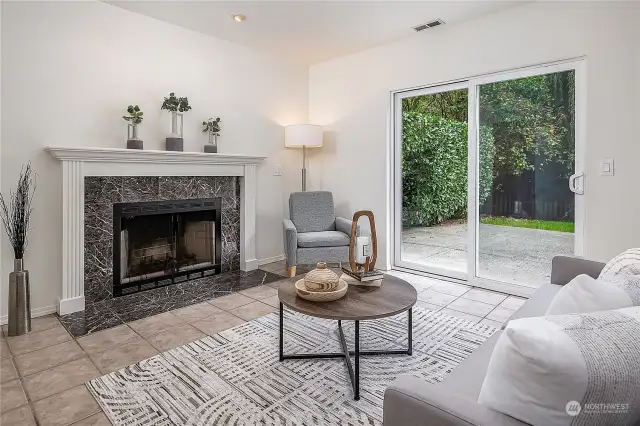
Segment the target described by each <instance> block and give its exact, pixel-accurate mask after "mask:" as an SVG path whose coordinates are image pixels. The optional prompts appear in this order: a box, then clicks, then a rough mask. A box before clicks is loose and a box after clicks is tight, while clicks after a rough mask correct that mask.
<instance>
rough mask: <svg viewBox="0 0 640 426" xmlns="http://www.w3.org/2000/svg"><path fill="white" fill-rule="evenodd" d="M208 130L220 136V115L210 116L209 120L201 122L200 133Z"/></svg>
mask: <svg viewBox="0 0 640 426" xmlns="http://www.w3.org/2000/svg"><path fill="white" fill-rule="evenodd" d="M205 132H209V133H211V134H212V135H216V136H220V117H217V118H215V119H214V118H210V119H209V121H203V122H202V133H205Z"/></svg>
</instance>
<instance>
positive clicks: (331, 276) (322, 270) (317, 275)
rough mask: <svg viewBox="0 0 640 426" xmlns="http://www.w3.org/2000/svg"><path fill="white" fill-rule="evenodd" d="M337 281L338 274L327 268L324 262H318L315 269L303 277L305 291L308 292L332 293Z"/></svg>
mask: <svg viewBox="0 0 640 426" xmlns="http://www.w3.org/2000/svg"><path fill="white" fill-rule="evenodd" d="M339 281H340V277H338V274H336V273H335V272H333V271H332V270H331V269H329V268H327V264H326V263H324V262H319V263H318V264H317V265H316V269H314V270H313V271H310V272H309V273H307V274H306V275H305V276H304V285H305V289H306V290H308V291H318V292H319V291H334V290H336V289H337V288H338V283H339Z"/></svg>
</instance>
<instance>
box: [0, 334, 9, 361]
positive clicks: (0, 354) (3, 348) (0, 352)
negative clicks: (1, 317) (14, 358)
mask: <svg viewBox="0 0 640 426" xmlns="http://www.w3.org/2000/svg"><path fill="white" fill-rule="evenodd" d="M0 358H1V359H5V358H11V351H10V350H9V345H7V341H6V340H4V339H2V340H0Z"/></svg>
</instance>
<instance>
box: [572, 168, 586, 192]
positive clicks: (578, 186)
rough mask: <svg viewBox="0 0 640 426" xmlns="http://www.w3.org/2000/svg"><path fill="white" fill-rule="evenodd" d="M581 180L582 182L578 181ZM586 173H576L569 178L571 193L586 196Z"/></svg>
mask: <svg viewBox="0 0 640 426" xmlns="http://www.w3.org/2000/svg"><path fill="white" fill-rule="evenodd" d="M578 179H580V180H578ZM583 182H584V173H575V174H572V175H571V176H570V177H569V189H570V190H571V192H573V193H575V194H578V195H583V194H584V185H583Z"/></svg>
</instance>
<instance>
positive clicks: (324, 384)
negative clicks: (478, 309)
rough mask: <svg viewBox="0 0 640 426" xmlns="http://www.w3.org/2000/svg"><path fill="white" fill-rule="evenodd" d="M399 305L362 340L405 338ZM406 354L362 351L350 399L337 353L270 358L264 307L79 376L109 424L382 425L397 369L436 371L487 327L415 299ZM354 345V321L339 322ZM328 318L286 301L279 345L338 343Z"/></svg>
mask: <svg viewBox="0 0 640 426" xmlns="http://www.w3.org/2000/svg"><path fill="white" fill-rule="evenodd" d="M406 324H407V316H406V314H401V315H398V316H395V317H391V318H386V319H381V320H375V321H363V322H361V325H360V330H361V331H360V335H361V337H360V339H361V347H362V349H374V348H378V349H392V348H397V349H400V348H402V347H405V346H406V344H407V341H406V339H407V337H406ZM413 324H414V328H413V340H414V342H413V355H412V356H407V355H383V356H368V357H362V358H361V362H360V369H361V370H360V394H361V396H360V400H359V401H354V400H353V395H352V391H351V383H350V381H349V378H348V377H349V376H348V373H347V371H346V367H345V365H344V362H343V361H342V360H340V359H336V360H330V359H318V360H285V361H284V362H279V361H278V315H277V314H270V315H267V316H265V317H262V318H259V319H256V320H253V321H250V322H248V323H245V324H242V325H240V326H237V327H235V328H232V329H229V330H225V331H223V332H221V333H219V334H216V335H213V336H210V337H206V338H204V339H202V340H199V341H196V342H193V343H190V344H188V345H185V346H181V347H179V348H176V349H173V350H170V351H168V352H165V353H163V354H160V355H157V356H155V357H153V358H150V359H147V360H144V361H141V362H139V363H137V364H134V365H132V366H129V367H126V368H124V369H122V370H119V371H116V372H114V373H111V374H108V375H105V376H102V377H100V378H98V379H95V380H92V381H91V382H89V383H87V387H88V388H89V390H90V391H91V393H92V394H93V396H94V397H95V398H96V400H97V401H98V403H99V404H100V406H101V407H102V409H103V410H104V411H105V413H106V414H107V416H108V417H109V419H110V420H111V421H112V422H113V423H114V424H115V425H127V426H128V425H136V426H138V425H190V426H191V425H193V426H195V425H217V424H224V425H236V426H244V425H254V424H258V425H381V424H382V400H383V395H384V390H385V388H386V387H387V386H388V385H389V383H391V381H393V379H394V378H396V377H397V376H399V375H401V374H413V375H415V376H418V377H420V378H422V379H424V380H426V381H428V382H432V383H436V382H439V381H441V380H442V379H443V378H444V376H446V375H447V374H448V373H449V372H451V370H452V369H453V368H454V367H455V366H456V365H458V364H459V363H460V362H461V361H462V360H464V359H465V358H466V357H467V356H468V355H469V354H470V353H471V352H473V351H474V350H475V349H476V348H477V347H478V346H480V345H481V344H482V343H483V342H484V341H485V340H486V339H487V338H488V337H489V336H491V334H493V332H494V331H495V328H493V327H489V326H486V325H482V324H472V323H471V322H469V321H466V320H464V319H461V318H456V317H451V316H448V315H445V314H441V313H438V312H432V311H426V310H423V309H420V308H414V313H413ZM343 327H344V330H345V334H346V339H347V342H350V347H353V345H352V343H353V323H347V322H344V323H343ZM340 350H341V349H340V343H339V337H338V332H337V324H336V322H335V321H329V320H323V319H318V318H310V317H307V316H303V315H300V314H295V313H292V312H289V311H285V353H303V352H339V351H340Z"/></svg>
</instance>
